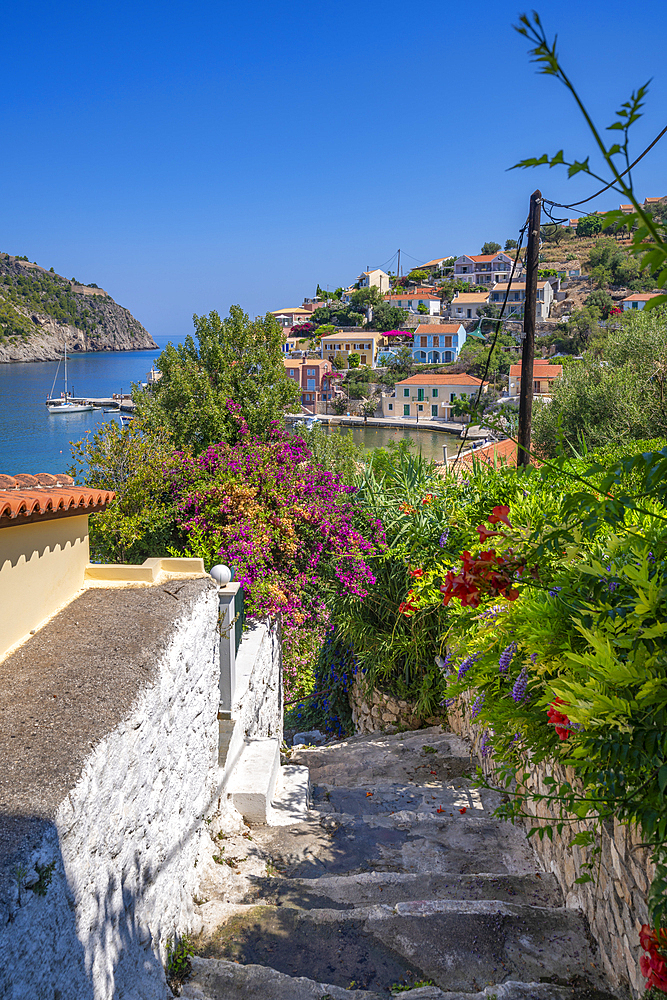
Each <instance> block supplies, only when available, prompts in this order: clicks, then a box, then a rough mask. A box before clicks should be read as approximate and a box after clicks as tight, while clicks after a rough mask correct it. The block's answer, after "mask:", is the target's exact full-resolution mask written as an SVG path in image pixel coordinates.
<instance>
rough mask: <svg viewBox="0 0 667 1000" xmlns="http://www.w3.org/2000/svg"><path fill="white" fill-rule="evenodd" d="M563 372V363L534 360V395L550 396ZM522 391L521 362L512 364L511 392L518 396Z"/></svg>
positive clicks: (510, 376) (512, 394)
mask: <svg viewBox="0 0 667 1000" xmlns="http://www.w3.org/2000/svg"><path fill="white" fill-rule="evenodd" d="M562 374H563V366H562V365H550V364H548V363H547V362H546V361H535V362H533V396H550V395H551V387H552V385H553V383H554V382H555V381H556V379H557V378H561V376H562ZM520 393H521V362H519V363H518V364H517V365H510V374H509V394H510V396H518V395H520Z"/></svg>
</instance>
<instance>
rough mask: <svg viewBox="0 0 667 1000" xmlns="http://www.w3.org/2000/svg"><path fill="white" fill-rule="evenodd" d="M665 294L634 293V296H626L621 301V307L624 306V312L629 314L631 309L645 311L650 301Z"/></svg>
mask: <svg viewBox="0 0 667 1000" xmlns="http://www.w3.org/2000/svg"><path fill="white" fill-rule="evenodd" d="M661 294H664V293H661V292H633V294H632V295H626V297H625V298H624V299H621V305H622V306H623V312H628V311H629V310H630V309H643V308H644V306H645V305H646V303H647V302H648V300H649V299H654V298H656V296H658V295H661Z"/></svg>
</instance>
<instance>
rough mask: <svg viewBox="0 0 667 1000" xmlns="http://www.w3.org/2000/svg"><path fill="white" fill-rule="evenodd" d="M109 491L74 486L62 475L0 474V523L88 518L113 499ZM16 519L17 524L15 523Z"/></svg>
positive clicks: (112, 494)
mask: <svg viewBox="0 0 667 1000" xmlns="http://www.w3.org/2000/svg"><path fill="white" fill-rule="evenodd" d="M115 495H116V494H115V493H114V492H113V491H111V490H97V489H91V488H90V487H89V486H74V480H73V479H72V477H71V476H68V475H66V474H65V473H58V474H57V475H55V476H54V475H51V473H49V472H39V473H37V475H35V476H33V475H30V474H29V473H27V472H19V473H17V474H16V475H15V476H8V475H5V474H0V523H4V524H5V525H6V524H7V523H8V521H12V522H16V523H18V524H21V523H25V521H24V518H25V519H28V518H30V519H33V518H39V517H40V516H42V517H48V518H49V519H50V518H52V517H59V516H66V515H68V514H73V513H77V514H88V513H91V512H94V511H98V510H103V509H104V508H105V507H106V506H107V505H108V504H110V503H111V501H112V500H113V499H114V497H115ZM17 519H18V521H17Z"/></svg>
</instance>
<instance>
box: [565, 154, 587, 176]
mask: <svg viewBox="0 0 667 1000" xmlns="http://www.w3.org/2000/svg"><path fill="white" fill-rule="evenodd" d="M589 160H590V156H587V157H586V159H585V160H582V161H579V160H575V161H574V163H573V164H572V166H571V167H570V168H569V169H568V171H567V176H568V177H574V175H575V174H578V173H580V172H581V171H582V170H583V171H584V173H587V174H588V173H590V170H589V166H588V161H589Z"/></svg>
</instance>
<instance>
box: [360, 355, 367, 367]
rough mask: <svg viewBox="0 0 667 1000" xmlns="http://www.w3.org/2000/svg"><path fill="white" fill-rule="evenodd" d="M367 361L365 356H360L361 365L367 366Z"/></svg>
mask: <svg viewBox="0 0 667 1000" xmlns="http://www.w3.org/2000/svg"><path fill="white" fill-rule="evenodd" d="M367 360H368V359H367V358H366V355H365V354H362V355H361V363H362V365H365V364H367Z"/></svg>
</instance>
